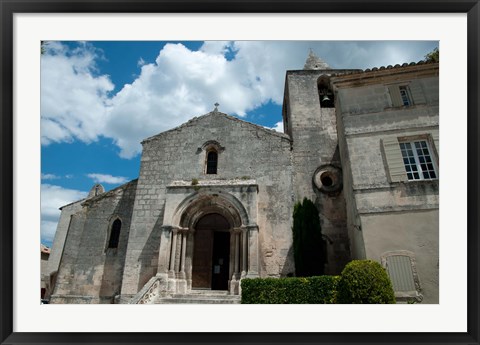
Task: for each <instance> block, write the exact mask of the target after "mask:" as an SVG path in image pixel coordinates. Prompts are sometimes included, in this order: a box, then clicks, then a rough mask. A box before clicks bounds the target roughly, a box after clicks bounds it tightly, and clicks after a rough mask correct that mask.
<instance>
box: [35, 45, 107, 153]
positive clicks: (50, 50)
mask: <svg viewBox="0 0 480 345" xmlns="http://www.w3.org/2000/svg"><path fill="white" fill-rule="evenodd" d="M99 58H100V56H99V55H98V53H97V51H96V50H95V49H94V48H93V47H92V46H91V45H88V44H83V45H81V46H80V47H79V48H77V49H74V50H69V49H67V48H66V46H64V45H61V44H60V43H58V42H49V43H48V45H47V46H46V52H45V54H43V55H42V58H41V117H42V120H41V131H42V144H44V145H47V144H49V143H51V142H71V141H73V140H75V139H78V140H81V141H83V142H91V141H95V140H96V139H97V138H98V136H99V135H101V134H102V133H103V127H104V123H105V120H106V118H105V117H106V113H107V110H108V101H109V98H108V93H109V92H110V91H112V90H113V88H114V86H113V84H112V83H111V81H110V79H109V77H108V76H105V75H103V76H95V72H96V67H95V66H96V65H95V62H96V60H98V59H99Z"/></svg>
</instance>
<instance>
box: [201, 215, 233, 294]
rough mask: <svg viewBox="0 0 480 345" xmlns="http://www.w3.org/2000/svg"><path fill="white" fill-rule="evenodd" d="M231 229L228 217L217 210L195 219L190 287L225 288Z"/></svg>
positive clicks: (226, 286)
mask: <svg viewBox="0 0 480 345" xmlns="http://www.w3.org/2000/svg"><path fill="white" fill-rule="evenodd" d="M231 229H232V225H231V224H230V223H229V222H228V220H227V219H226V218H225V217H224V216H222V215H221V214H218V213H210V214H207V215H205V216H203V217H202V218H200V219H199V220H198V222H197V224H196V225H195V240H194V243H195V245H194V251H193V262H192V288H193V289H195V288H197V289H199V288H204V289H212V290H228V281H229V278H230V275H231V272H230V230H231Z"/></svg>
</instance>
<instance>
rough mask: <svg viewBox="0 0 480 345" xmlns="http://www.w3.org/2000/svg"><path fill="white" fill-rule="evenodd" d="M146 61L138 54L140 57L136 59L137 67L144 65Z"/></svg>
mask: <svg viewBox="0 0 480 345" xmlns="http://www.w3.org/2000/svg"><path fill="white" fill-rule="evenodd" d="M146 63H147V62H146V61H145V60H144V59H143V58H142V57H141V56H140V59H138V61H137V66H138V67H142V66H143V65H145V64H146Z"/></svg>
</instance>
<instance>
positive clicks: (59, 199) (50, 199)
mask: <svg viewBox="0 0 480 345" xmlns="http://www.w3.org/2000/svg"><path fill="white" fill-rule="evenodd" d="M87 194H88V193H86V192H82V191H79V190H74V189H66V188H63V187H60V186H55V185H50V184H42V185H41V195H40V198H41V205H40V206H41V217H42V219H41V220H42V221H41V239H42V243H45V244H49V245H50V244H51V242H52V241H53V237H54V236H55V231H56V229H57V223H58V219H59V217H60V209H59V208H60V207H62V206H65V205H67V204H69V203H71V202H74V201H77V200H81V199H83V198H85V197H86V196H87Z"/></svg>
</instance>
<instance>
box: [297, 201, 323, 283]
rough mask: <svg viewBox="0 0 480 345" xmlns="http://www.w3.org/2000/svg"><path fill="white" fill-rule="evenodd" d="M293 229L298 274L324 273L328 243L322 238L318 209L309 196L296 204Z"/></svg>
mask: <svg viewBox="0 0 480 345" xmlns="http://www.w3.org/2000/svg"><path fill="white" fill-rule="evenodd" d="M292 230H293V256H294V259H295V272H296V276H297V277H310V276H315V275H323V274H324V265H325V262H326V243H325V241H324V240H323V238H322V231H321V229H320V218H319V217H318V210H317V208H316V207H315V204H314V203H313V202H312V201H310V200H308V199H307V198H305V199H303V203H300V202H298V203H296V204H295V206H294V210H293V229H292Z"/></svg>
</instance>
